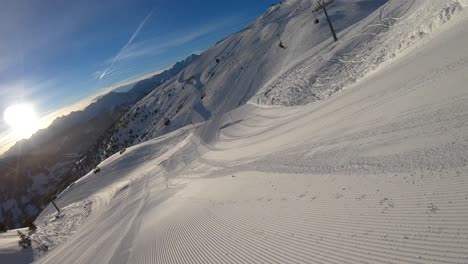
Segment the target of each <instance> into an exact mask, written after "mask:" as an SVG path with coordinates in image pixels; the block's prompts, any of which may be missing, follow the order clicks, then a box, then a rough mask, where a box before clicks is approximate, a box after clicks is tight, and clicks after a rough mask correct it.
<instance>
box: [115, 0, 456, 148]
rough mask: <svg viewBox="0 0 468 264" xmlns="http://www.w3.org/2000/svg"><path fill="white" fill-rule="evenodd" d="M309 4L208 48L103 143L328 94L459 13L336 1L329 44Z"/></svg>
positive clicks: (420, 0)
mask: <svg viewBox="0 0 468 264" xmlns="http://www.w3.org/2000/svg"><path fill="white" fill-rule="evenodd" d="M314 7H315V1H305V0H303V1H300V0H293V1H286V2H284V3H282V4H278V5H276V6H274V7H271V8H270V9H269V10H268V11H267V12H266V13H265V14H264V15H263V16H261V17H260V18H258V19H257V20H255V21H254V22H252V23H251V24H250V25H249V26H247V27H246V28H245V29H244V30H242V31H240V32H239V33H237V34H234V35H232V36H230V37H228V38H226V39H224V40H222V41H220V42H219V43H217V44H216V45H215V46H214V47H212V48H210V49H208V50H207V51H206V52H205V53H203V54H202V55H201V57H200V58H199V59H197V60H196V61H195V62H194V63H192V64H191V65H190V66H189V67H187V69H185V70H184V71H182V72H181V73H180V74H178V76H176V77H175V78H173V79H172V80H171V81H169V82H167V83H165V84H164V85H163V86H162V87H161V89H158V90H157V91H154V92H153V93H151V94H149V95H148V96H147V97H146V98H144V99H143V100H141V101H140V102H139V103H138V104H137V105H135V106H134V107H133V108H132V109H131V111H130V112H129V113H128V114H127V115H126V116H125V117H124V118H123V119H122V120H121V126H120V128H119V129H117V130H116V131H115V134H114V136H113V138H112V142H113V144H110V145H109V147H108V148H109V149H112V148H114V149H115V146H118V147H117V149H121V148H123V147H128V146H132V145H134V144H137V143H139V142H144V141H145V140H148V139H151V138H154V137H156V136H160V135H163V134H166V133H168V132H170V131H174V130H175V129H178V128H181V127H183V126H186V125H189V124H192V123H198V122H202V121H205V120H208V119H211V118H213V117H216V116H220V115H222V114H224V113H227V112H228V111H230V110H233V109H235V108H237V107H239V106H241V105H243V104H246V103H247V102H253V103H258V104H266V105H286V106H295V105H303V104H307V103H311V102H314V101H316V100H320V99H323V98H326V97H328V96H330V95H331V94H333V93H335V92H337V91H339V90H340V89H342V88H344V87H345V86H346V85H350V84H352V83H354V82H355V81H356V80H358V79H360V78H363V77H364V76H366V75H368V74H369V73H371V72H372V71H373V70H375V69H376V68H377V67H378V66H379V65H381V64H382V63H384V62H388V61H389V60H390V59H392V58H395V57H397V56H398V54H400V53H402V52H405V51H407V50H408V48H410V47H413V45H414V44H416V43H418V42H420V41H421V40H424V39H427V37H428V36H429V35H430V33H431V32H432V31H434V30H436V29H437V28H438V27H439V26H441V25H443V24H444V23H445V22H446V21H448V20H450V18H451V17H452V16H454V15H455V14H457V13H458V12H460V10H462V4H461V2H460V1H446V0H435V1H424V0H413V1H406V0H393V1H388V2H387V1H380V0H353V1H349V0H346V1H345V0H342V1H339V0H338V1H336V2H335V3H333V4H332V5H330V6H329V13H330V15H331V18H332V21H333V22H334V24H335V27H336V28H337V30H338V31H339V34H338V37H339V39H340V40H339V42H337V43H334V42H333V40H332V38H331V34H330V30H329V27H328V24H327V23H326V21H325V18H324V15H323V13H318V14H317V18H319V19H320V20H321V21H322V22H321V23H319V24H315V23H314V20H315V16H314V15H313V14H312V11H313V9H314ZM356 22H357V23H356ZM280 41H281V42H282V44H283V45H285V46H286V49H282V48H280V47H279V43H280ZM110 152H112V153H115V151H110Z"/></svg>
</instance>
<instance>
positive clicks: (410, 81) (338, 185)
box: [0, 1, 468, 264]
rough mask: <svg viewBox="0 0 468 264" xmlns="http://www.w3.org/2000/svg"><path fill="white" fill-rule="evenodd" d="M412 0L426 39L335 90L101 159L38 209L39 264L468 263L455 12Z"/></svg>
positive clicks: (462, 23) (466, 93)
mask: <svg viewBox="0 0 468 264" xmlns="http://www.w3.org/2000/svg"><path fill="white" fill-rule="evenodd" d="M291 2H292V3H296V2H294V1H291ZM392 2H394V1H390V2H389V4H392ZM395 2H398V1H395ZM399 2H400V3H401V2H402V1H399ZM408 2H411V3H413V4H415V3H416V4H418V5H419V6H420V7H421V9H418V8H417V9H415V10H417V12H416V11H414V12H412V13H407V15H410V18H407V19H411V20H412V21H418V19H420V16H423V14H426V13H430V14H431V17H434V18H435V20H432V21H429V20H424V23H427V25H433V26H431V29H429V28H426V29H427V30H426V31H424V32H431V35H430V37H429V38H426V41H424V42H416V41H415V43H417V44H416V46H413V47H412V49H411V50H406V51H405V54H404V56H403V55H402V56H396V58H395V59H393V60H392V62H391V63H386V64H385V65H383V64H379V67H375V68H374V69H372V71H369V73H370V72H372V73H371V74H367V75H365V76H363V78H360V80H359V81H358V82H356V83H355V84H353V85H347V86H346V88H347V89H344V90H342V91H341V92H339V93H336V94H335V95H334V96H331V97H329V98H327V99H326V100H321V101H318V102H315V103H313V104H309V105H306V106H295V107H283V106H268V107H266V106H263V105H259V104H255V103H248V104H245V105H243V106H241V107H239V108H236V109H235V110H232V111H229V112H227V113H225V114H222V115H217V116H214V118H212V119H210V120H209V121H207V122H203V123H195V124H194V125H189V126H186V127H184V128H182V129H179V130H176V131H174V132H172V133H169V134H166V135H164V136H162V137H158V138H156V139H154V140H150V141H147V142H145V143H142V144H140V145H137V146H134V147H131V148H128V149H127V150H126V152H125V153H123V154H119V153H117V154H115V155H114V156H112V157H110V158H109V159H107V160H105V161H104V162H103V163H102V164H100V168H101V172H99V173H97V174H94V173H93V172H90V173H89V174H88V175H86V176H85V177H83V178H82V179H80V180H79V181H77V182H76V183H75V184H74V185H72V186H70V187H69V188H67V189H66V190H65V191H64V192H62V193H61V194H60V195H59V197H58V199H57V201H56V202H57V204H58V205H59V206H60V207H62V208H64V215H63V216H62V217H58V218H54V217H55V215H56V212H55V211H54V210H55V209H54V208H53V207H52V206H49V207H48V208H46V209H45V210H44V211H43V212H42V214H41V215H40V217H39V218H38V220H37V223H38V225H39V229H38V230H39V231H38V232H37V234H34V235H33V239H34V243H35V246H34V250H35V253H34V254H35V257H36V262H37V263H141V264H147V263H468V89H467V83H468V75H467V73H468V27H467V26H466V25H467V23H468V22H467V21H468V20H467V18H468V16H467V13H466V11H465V10H463V5H464V4H466V3H464V2H462V1H444V2H442V1H408ZM286 3H288V2H286ZM428 3H433V4H434V3H436V4H437V3H443V5H439V6H437V7H442V9H440V8H434V7H435V6H436V4H434V5H429V4H428ZM425 5H427V6H425ZM386 6H387V7H390V5H386ZM384 7H385V6H384ZM406 8H407V9H411V8H415V6H413V5H409V6H407V7H406ZM388 10H390V9H387V11H388ZM394 10H400V9H399V8H396V7H395V9H394ZM431 10H432V11H431ZM453 10H457V11H456V12H455V11H453ZM273 11H274V10H273ZM273 11H272V12H273ZM441 11H442V13H441ZM376 12H382V11H381V10H377V11H376ZM398 12H400V11H398ZM418 12H419V15H418ZM421 12H422V13H421ZM455 13H458V16H457V17H456V19H452V18H451V19H447V18H448V17H449V16H452V15H453V14H455ZM399 14H400V13H399ZM432 14H435V16H432ZM439 14H442V16H439ZM266 15H268V13H267V14H266ZM426 18H427V16H426ZM439 18H440V20H437V19H439ZM366 19H367V18H366ZM366 19H364V20H363V21H366ZM407 19H406V18H402V19H401V20H402V21H403V22H404V23H408V22H409V20H407ZM449 20H450V22H447V21H449ZM434 21H436V22H434ZM437 21H445V22H447V23H445V22H444V23H442V22H440V25H438V26H437V31H438V32H437V33H435V29H436V26H435V25H436V24H438V23H439V22H437ZM403 22H402V23H403ZM421 23H422V22H421ZM442 24H443V25H442ZM418 25H422V24H417V25H416V26H418ZM422 28H424V27H422ZM406 32H410V30H408V29H406V28H405V31H404V32H403V33H402V34H403V35H405V36H406V34H407V33H406ZM388 34H389V35H388V36H392V38H397V37H398V36H399V35H398V34H396V33H388ZM409 39H411V37H409ZM391 40H394V41H395V43H396V41H397V40H395V39H388V40H386V41H385V43H387V44H389V43H390V44H391V42H390V41H391ZM401 43H403V42H401ZM390 44H389V45H390ZM337 45H340V43H338V44H337ZM391 45H393V44H391ZM372 54H374V53H372ZM384 56H386V53H385V54H384ZM297 65H298V66H297V67H296V68H294V70H293V71H295V70H298V69H300V68H298V67H299V65H300V64H297ZM304 65H307V63H305V64H304ZM301 67H302V66H301ZM304 67H305V66H304ZM356 67H358V66H356ZM306 72H307V71H304V74H305V73H306ZM297 76H299V74H298V75H297ZM281 80H282V78H277V79H272V81H275V82H281ZM233 93H235V92H234V91H233ZM67 215H68V216H73V217H67ZM57 221H58V222H57ZM62 227H63V228H64V229H65V230H68V232H69V236H68V237H67V238H66V237H65V236H66V235H64V234H61V233H60V232H58V229H60V228H62ZM51 229H54V230H57V232H50V230H51ZM9 234H10V233H7V234H6V235H0V238H2V236H6V237H8V235H9ZM46 234H51V235H50V236H48V235H46ZM53 234H58V235H53ZM35 236H36V237H35ZM46 239H49V241H47V240H46ZM1 241H7V240H3V238H2V239H0V245H2V243H3V242H1ZM5 243H7V242H5ZM44 244H47V245H48V246H49V251H48V252H43V251H40V250H38V248H43V245H44ZM41 246H42V247H41ZM4 252H6V251H3V249H1V247H0V261H2V260H3V259H2V254H3V255H5V256H9V257H11V254H10V255H8V254H4ZM41 255H42V257H40V258H39V256H41Z"/></svg>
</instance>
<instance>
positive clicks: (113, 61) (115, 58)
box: [99, 10, 154, 80]
mask: <svg viewBox="0 0 468 264" xmlns="http://www.w3.org/2000/svg"><path fill="white" fill-rule="evenodd" d="M153 13H154V10H151V12H149V14H148V15H147V16H146V17H145V18H144V19H143V21H141V23H140V25H138V27H137V29H136V30H135V32H134V33H133V35H132V37H131V38H130V39H129V40H128V42H127V44H125V46H123V48H122V49H121V50H120V51H119V53H117V55H116V56H115V57H114V59H113V60H112V63H111V64H110V66H109V67H108V68H107V69H106V70H104V71H103V72H102V73H101V76H100V77H99V80H102V78H104V76H106V74H107V72H108V71H109V70H110V69H111V68H112V66H114V64H115V63H116V62H117V61H118V60H119V59H120V57H121V56H122V54H123V53H124V52H125V50H126V49H127V48H128V47H129V46H130V45H132V43H133V41H134V40H135V38H136V37H137V36H138V34H139V33H140V31H141V29H142V28H143V26H144V25H145V24H146V22H147V21H148V19H150V17H151V16H153Z"/></svg>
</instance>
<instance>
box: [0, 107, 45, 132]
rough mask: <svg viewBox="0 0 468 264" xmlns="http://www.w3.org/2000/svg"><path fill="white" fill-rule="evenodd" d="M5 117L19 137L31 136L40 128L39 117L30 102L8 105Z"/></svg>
mask: <svg viewBox="0 0 468 264" xmlns="http://www.w3.org/2000/svg"><path fill="white" fill-rule="evenodd" d="M3 118H4V120H5V122H6V123H7V124H8V125H9V126H10V127H11V128H12V129H13V134H14V135H15V136H16V137H18V138H29V137H30V136H32V135H33V134H34V133H35V132H36V131H37V130H38V129H39V119H38V117H37V115H36V112H35V111H34V108H33V107H32V106H31V105H29V104H17V105H12V106H10V107H8V108H7V109H6V110H5V112H4V113H3Z"/></svg>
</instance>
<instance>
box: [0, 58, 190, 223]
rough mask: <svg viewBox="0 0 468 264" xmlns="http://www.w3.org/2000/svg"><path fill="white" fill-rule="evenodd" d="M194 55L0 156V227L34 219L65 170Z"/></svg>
mask: <svg viewBox="0 0 468 264" xmlns="http://www.w3.org/2000/svg"><path fill="white" fill-rule="evenodd" d="M197 57H198V56H197V55H191V56H189V57H188V58H186V59H185V60H183V61H181V62H178V63H177V64H175V65H174V66H173V67H172V68H170V69H168V70H165V71H163V72H161V73H159V74H157V75H155V76H153V77H151V78H148V79H145V80H142V81H139V82H137V83H136V84H134V85H133V87H132V88H131V89H130V90H129V91H127V92H110V93H108V94H106V95H104V96H102V97H100V98H99V99H97V100H96V102H94V103H92V104H91V105H89V106H88V107H86V108H85V109H84V110H82V111H77V112H72V113H70V114H69V115H66V116H62V117H59V118H57V119H56V120H55V121H54V122H53V123H52V124H51V125H50V126H49V127H48V128H46V129H43V130H40V131H38V132H37V133H36V134H35V135H33V136H32V137H31V138H30V139H27V140H23V141H21V142H18V143H17V144H16V145H15V146H14V147H13V148H11V149H10V150H9V151H7V152H6V153H5V154H4V155H2V157H0V181H1V182H2V185H1V186H0V197H2V200H1V203H0V222H4V223H6V224H7V225H8V226H11V227H18V226H20V225H22V223H23V222H24V220H25V219H26V218H27V217H35V216H36V215H37V214H38V213H39V212H40V210H41V208H42V207H43V205H44V204H47V203H48V202H49V201H50V197H51V196H52V195H53V194H54V193H56V192H57V191H60V190H62V189H63V188H65V187H66V186H67V185H68V184H69V183H70V182H71V181H74V180H75V179H74V178H73V175H72V174H71V173H70V170H71V169H72V168H73V166H74V165H75V163H76V162H77V161H79V160H80V159H81V158H82V156H83V154H84V153H86V152H87V151H88V150H89V148H90V147H92V146H93V145H95V144H96V142H97V141H98V140H100V139H101V138H103V136H104V135H105V132H106V131H108V130H109V128H111V127H113V125H114V123H115V122H116V121H118V120H119V119H120V118H121V117H122V116H123V115H124V114H125V113H126V112H127V111H128V110H129V109H130V108H131V107H132V106H133V105H134V104H135V103H136V102H137V101H138V100H140V99H141V98H142V97H144V96H145V95H147V94H148V93H150V92H151V91H152V90H154V89H155V88H156V87H158V86H159V85H161V84H162V83H164V82H165V81H167V80H168V79H170V78H171V77H172V76H174V75H175V74H177V73H179V72H180V71H181V70H182V69H183V68H184V67H186V66H187V65H188V64H190V63H192V61H193V60H195V59H196V58H197Z"/></svg>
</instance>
